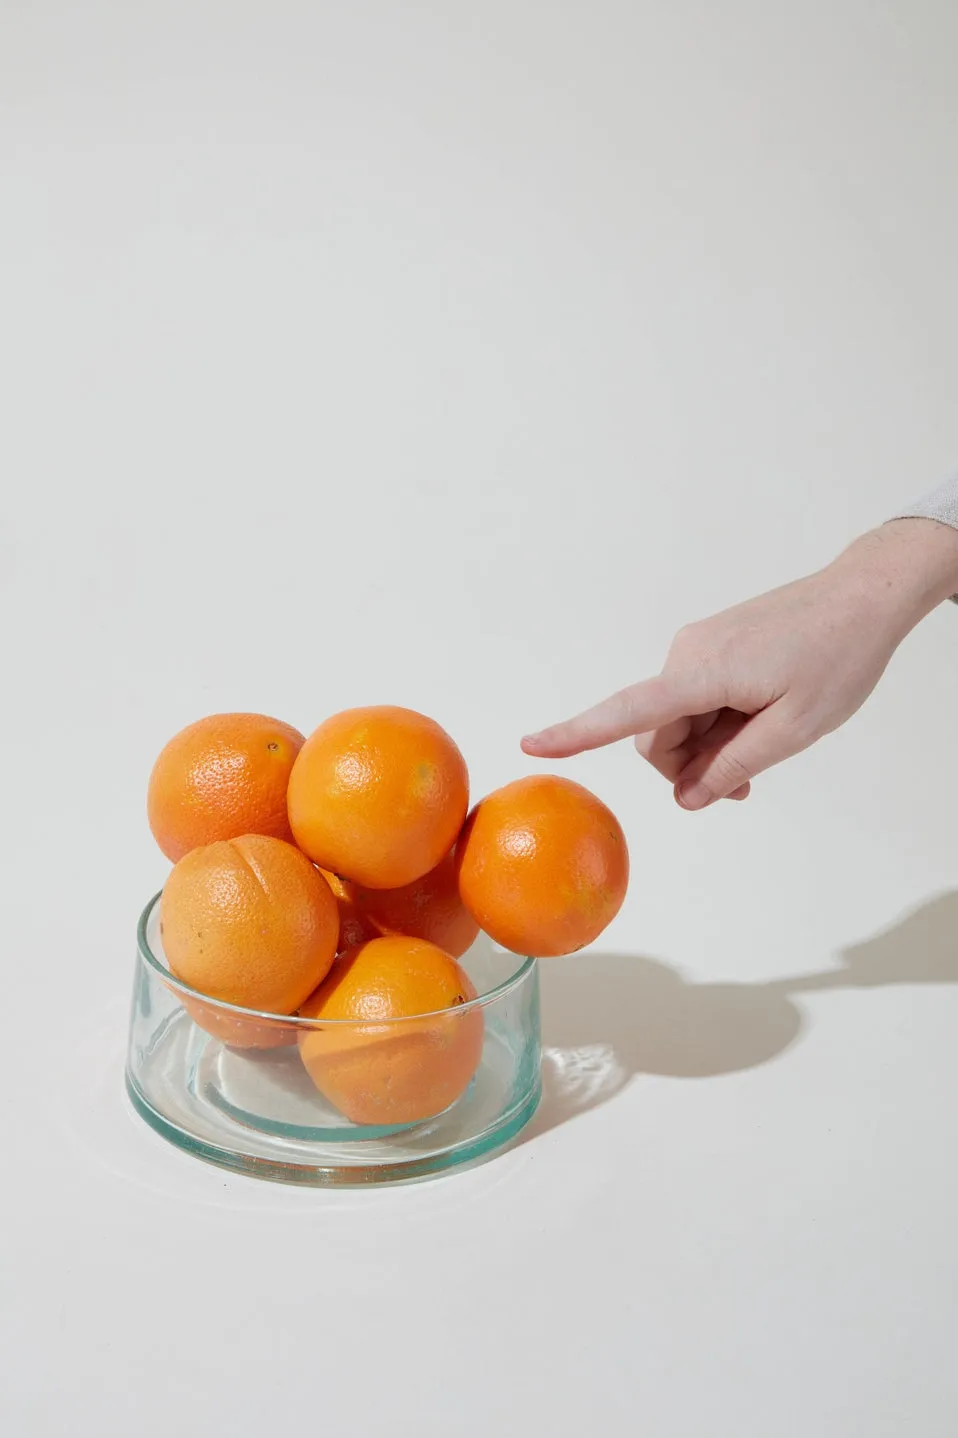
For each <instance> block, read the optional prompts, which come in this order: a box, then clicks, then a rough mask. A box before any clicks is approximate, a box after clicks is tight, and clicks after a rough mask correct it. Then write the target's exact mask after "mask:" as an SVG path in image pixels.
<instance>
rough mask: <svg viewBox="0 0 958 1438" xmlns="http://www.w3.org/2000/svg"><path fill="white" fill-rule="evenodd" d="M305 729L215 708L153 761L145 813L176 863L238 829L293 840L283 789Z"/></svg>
mask: <svg viewBox="0 0 958 1438" xmlns="http://www.w3.org/2000/svg"><path fill="white" fill-rule="evenodd" d="M303 743H304V740H303V736H302V734H300V732H299V730H298V729H292V728H290V726H289V725H288V724H283V723H282V722H281V721H280V720H279V719H268V718H267V717H266V715H265V714H211V715H210V716H209V718H207V719H199V720H197V722H196V723H195V724H190V725H188V726H187V728H185V729H181V730H180V732H179V734H176V735H174V737H173V738H172V739H171V740H170V742H169V743H168V744H167V746H166V748H165V749H164V750H163V751H162V753H161V754H160V757H159V758H158V759H157V761H156V763H155V764H154V766H153V773H152V774H151V775H150V786H149V791H148V794H147V813H148V816H149V820H150V828H151V829H152V830H153V837H154V838H155V839H156V842H157V843H158V844H159V846H160V848H161V849H162V850H163V853H164V854H165V855H166V857H167V858H168V859H171V860H172V861H173V862H174V863H176V861H177V859H182V857H183V855H184V854H188V853H189V851H190V849H196V848H199V846H200V845H201V844H213V843H215V842H216V840H217V839H236V838H239V836H240V835H241V834H270V835H272V837H273V838H274V839H286V840H291V839H292V837H293V836H292V833H291V832H290V827H289V818H288V815H287V813H286V789H287V786H288V784H289V773H290V770H291V769H292V767H293V761H294V759H295V758H296V755H297V754H298V753H299V751H300V749H301V748H302V747H303Z"/></svg>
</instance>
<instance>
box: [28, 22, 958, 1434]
mask: <svg viewBox="0 0 958 1438" xmlns="http://www.w3.org/2000/svg"><path fill="white" fill-rule="evenodd" d="M956 62H958V8H956V7H955V5H954V4H953V3H952V0H807V3H804V4H801V5H788V4H786V3H784V0H781V3H774V0H729V3H725V4H722V5H714V4H709V3H706V0H679V3H667V0H658V3H654V0H578V3H566V0H482V3H480V4H473V5H466V4H464V3H455V0H447V3H442V0H418V3H416V0H407V3H399V0H394V3H386V0H350V3H348V4H334V3H328V0H314V3H306V0H299V3H297V0H258V3H251V0H205V3H204V0H190V3H187V0H162V3H161V0H138V3H137V4H131V3H126V0H113V3H107V0H85V3H82V4H77V3H71V0H61V3H51V0H4V3H3V6H2V10H0V409H2V415H0V476H2V478H0V483H2V487H3V496H4V497H3V506H2V541H0V583H2V622H3V649H2V656H3V681H4V682H3V695H4V703H3V709H2V718H0V744H2V752H3V756H4V759H3V765H2V786H0V813H2V816H3V826H2V832H3V839H2V843H3V860H2V875H3V877H2V884H3V916H4V925H3V975H4V987H3V995H2V1010H0V1011H2V1013H3V1016H4V1017H3V1024H2V1032H3V1044H2V1046H0V1065H2V1069H3V1090H2V1093H3V1133H4V1144H3V1149H4V1160H3V1182H2V1188H0V1207H2V1210H3V1213H4V1219H5V1222H4V1226H3V1229H2V1233H0V1245H2V1287H0V1304H2V1312H0V1320H2V1327H3V1331H2V1334H0V1338H2V1342H0V1368H2V1370H3V1373H2V1377H3V1382H2V1384H0V1389H2V1397H0V1415H2V1420H3V1421H2V1425H0V1426H2V1427H3V1429H4V1432H5V1433H8V1434H9V1435H10V1438H34V1435H38V1436H39V1438H47V1435H50V1438H59V1435H64V1438H66V1435H73V1434H75V1433H78V1432H80V1431H81V1429H82V1431H83V1432H89V1433H91V1434H92V1433H95V1434H97V1435H98V1436H99V1438H112V1435H117V1438H128V1435H131V1434H137V1435H142V1438H154V1435H160V1434H168V1433H174V1432H175V1433H182V1434H186V1435H193V1434H220V1433H223V1434H225V1433H230V1434H237V1435H247V1434H254V1433H260V1432H271V1433H272V1432H282V1431H290V1432H306V1431H310V1432H314V1431H315V1432H335V1433H338V1434H348V1435H352V1434H356V1435H359V1438H367V1435H371V1438H377V1435H380V1434H390V1435H395V1434H399V1435H435V1438H448V1435H455V1438H459V1435H463V1438H472V1435H479V1434H486V1433H490V1434H492V1433H498V1434H507V1435H512V1434H519V1433H530V1434H535V1435H539V1434H549V1435H551V1438H566V1435H568V1438H573V1435H579V1434H582V1433H588V1434H592V1433H595V1434H602V1435H607V1438H619V1435H623V1438H624V1435H626V1434H628V1435H632V1434H635V1433H639V1432H641V1433H648V1434H650V1435H655V1438H726V1435H728V1438H793V1435H794V1438H810V1435H815V1438H858V1435H862V1438H900V1435H902V1434H905V1433H908V1434H909V1435H915V1438H938V1435H942V1438H944V1435H946V1434H948V1435H951V1434H953V1433H954V1432H955V1427H956V1423H958V1364H956V1362H955V1358H954V1345H955V1332H956V1324H958V1282H956V1280H958V1274H956V1268H958V1263H956V1255H958V1236H956V1235H958V1220H956V1214H958V1164H956V1161H955V1135H956V1095H958V863H956V860H958V834H956V824H955V808H956V794H958V777H956V773H955V761H954V754H955V746H954V735H955V725H956V716H958V614H956V613H955V612H953V611H952V610H951V609H949V608H945V609H942V610H941V611H940V612H938V613H937V614H935V615H934V616H932V618H931V619H930V620H928V621H927V623H926V624H925V625H924V626H923V627H922V629H921V631H920V632H919V633H917V634H916V635H915V636H913V637H912V639H911V640H910V641H909V642H908V644H907V645H906V646H905V648H904V649H903V651H902V652H901V654H900V656H899V658H898V660H897V661H896V663H895V664H894V665H893V667H892V669H891V671H890V672H889V674H888V676H887V678H886V680H885V682H884V684H883V686H882V687H881V689H880V691H879V693H878V694H877V695H876V697H875V698H874V700H873V701H872V702H871V703H870V705H869V706H868V707H867V708H866V710H865V711H864V712H863V714H862V715H860V716H859V718H858V719H857V720H856V721H855V722H854V723H853V724H851V725H849V726H848V727H847V729H845V730H844V731H843V732H842V733H841V734H839V735H837V736H835V737H834V738H832V739H831V740H829V741H827V742H825V743H823V744H822V745H820V746H819V747H818V748H817V749H815V750H814V751H812V752H811V753H810V754H808V755H807V756H805V757H803V758H801V759H799V760H796V761H794V762H792V763H791V764H790V765H787V766H786V767H785V768H783V769H782V770H780V771H778V772H776V773H774V774H771V775H768V776H767V777H765V778H763V779H762V780H761V781H760V782H759V783H757V784H756V785H755V792H754V796H753V798H752V799H751V800H750V801H749V803H747V804H745V805H742V806H737V805H731V804H725V805H721V806H718V807H717V808H716V810H715V811H713V812H709V813H707V814H704V815H697V816H692V815H688V814H684V813H682V812H680V811H679V810H678V809H677V808H675V807H674V805H673V802H672V799H671V796H670V793H669V790H668V787H667V785H665V784H664V783H663V781H662V780H660V779H659V778H658V777H657V776H656V775H654V774H653V773H652V772H651V771H646V770H645V768H644V767H643V766H642V765H640V763H639V762H638V761H637V760H636V759H635V757H634V755H633V754H632V753H631V751H630V750H629V748H628V746H626V745H623V746H620V747H619V748H616V749H615V750H611V751H608V752H605V753H600V754H596V755H594V756H591V757H588V758H584V759H581V760H577V761H573V762H572V763H571V764H570V765H569V766H568V769H567V772H568V773H570V774H571V775H573V776H574V777H576V778H579V779H581V780H582V781H583V782H585V783H587V784H590V785H591V786H592V787H593V788H595V789H596V790H597V791H598V792H599V793H600V794H601V795H602V796H603V797H604V798H605V799H606V800H607V801H608V802H609V803H610V804H612V805H613V807H614V808H615V809H616V810H617V812H618V813H619V814H620V816H621V818H622V820H623V823H624V824H625V827H626V830H627V832H628V835H629V839H630V843H631V847H632V852H633V858H634V878H633V883H632V888H631V892H630V894H629V898H628V901H627V903H626V906H625V908H624V910H623V912H622V914H621V916H620V918H619V919H618V920H617V922H616V923H615V925H614V926H613V927H612V928H611V929H610V930H609V931H608V932H607V933H606V934H605V935H604V936H603V938H602V940H601V941H600V943H599V944H598V945H597V950H598V951H597V952H595V953H590V954H586V955H583V956H580V957H578V958H576V959H575V960H570V961H555V962H554V963H552V964H550V965H549V966H548V968H547V969H545V968H544V971H543V982H544V986H545V1004H546V1012H545V1041H546V1043H547V1045H548V1046H549V1053H548V1055H547V1062H546V1083H547V1097H546V1102H545V1105H544V1108H543V1110H542V1112H541V1114H540V1116H539V1118H538V1119H537V1120H536V1121H535V1123H534V1124H533V1126H532V1129H531V1132H530V1133H529V1135H528V1137H527V1139H526V1141H524V1142H522V1143H520V1144H519V1145H518V1146H517V1147H515V1148H514V1149H513V1150H512V1151H511V1152H510V1153H508V1154H506V1155H505V1156H503V1157H501V1158H498V1159H496V1160H495V1161H493V1162H491V1163H489V1164H488V1165H486V1166H484V1167H482V1168H479V1169H477V1170H475V1171H473V1172H470V1173H466V1174H463V1175H460V1176H456V1177H450V1178H447V1179H443V1180H439V1181H435V1182H432V1183H429V1184H426V1185H422V1186H419V1187H415V1188H408V1189H402V1190H397V1191H383V1192H373V1193H359V1194H336V1195H328V1194H324V1193H314V1192H299V1191H288V1190H286V1189H283V1188H280V1187H273V1186H268V1185H263V1184H256V1183H255V1182H252V1181H245V1180H241V1179H238V1178H233V1177H230V1176H229V1175H226V1174H223V1173H221V1172H219V1171H218V1170H216V1169H213V1168H207V1167H205V1166H203V1165H201V1164H199V1163H197V1162H195V1161H191V1160H190V1159H189V1158H187V1157H185V1156H183V1155H182V1154H180V1153H179V1152H177V1151H175V1150H174V1149H172V1148H169V1147H167V1146H165V1145H164V1144H163V1143H162V1141H161V1140H160V1139H158V1138H156V1137H155V1136H154V1135H153V1134H152V1133H151V1132H149V1131H148V1130H147V1129H146V1128H145V1127H144V1126H143V1125H141V1124H140V1123H139V1122H138V1121H137V1120H136V1119H135V1118H134V1117H133V1116H132V1114H131V1113H130V1112H129V1111H128V1109H127V1107H126V1104H125V1101H124V1098H123V1096H122V1090H121V1069H122V1055H123V1048H124V1037H125V1035H124V1030H125V1024H126V1013H127V1002H128V991H129V985H130V978H131V973H132V954H133V932H134V926H135V920H136V916H137V913H138V911H139V909H140V907H141V905H142V903H143V902H144V900H145V899H146V897H147V896H148V895H149V894H150V893H151V892H152V891H153V890H154V889H155V888H156V887H158V885H159V884H160V883H161V882H162V880H163V877H164V872H165V867H164V863H163V861H162V859H161V856H160V855H159V853H158V852H157V851H156V849H155V847H154V846H153V843H152V840H151V838H150V836H149V833H148V831H147V827H146V822H145V816H144V792H145V785H146V779H147V775H148V772H149V768H150V765H151V763H152V761H153V758H154V756H155V754H156V752H157V751H158V749H159V748H160V746H161V745H162V744H163V743H164V742H165V740H166V739H167V738H168V737H169V736H170V735H171V734H172V733H173V732H174V731H175V730H176V729H178V728H179V727H180V726H181V725H182V724H184V723H186V722H188V721H190V720H192V719H194V718H196V717H198V716H199V715H201V714H204V713H208V712H211V711H215V710H222V709H243V708H250V709H259V710H265V711H266V712H269V713H275V714H277V715H279V716H280V717H282V718H285V719H288V720H289V721H290V722H292V723H295V724H297V725H298V726H299V727H300V728H303V729H306V730H309V729H310V728H311V727H312V726H313V725H314V724H316V723H317V722H319V720H320V719H321V718H323V717H324V716H325V715H326V714H328V713H330V712H332V711H334V710H336V709H339V708H342V707H345V706H347V705H349V704H354V703H362V702H366V701H374V702H393V703H401V704H409V705H412V706H414V707H416V708H420V709H423V710H425V711H427V712H428V713H430V714H433V715H435V716H436V717H437V718H438V719H440V720H441V722H443V723H444V724H446V726H447V727H448V728H449V729H450V730H451V731H452V732H453V734H454V735H455V736H456V738H457V739H458V740H459V742H460V744H461V746H462V747H463V749H464V750H465V752H466V754H467V756H468V757H469V759H470V762H471V766H472V775H473V783H474V791H475V792H476V793H477V794H478V793H481V792H483V791H484V790H486V789H488V788H490V787H492V786H494V785H495V784H498V783H501V782H504V781H505V780H507V779H509V778H512V777H514V776H516V775H518V774H520V773H523V772H526V771H528V770H530V769H532V768H533V767H534V766H533V765H532V763H531V761H528V760H526V759H524V758H523V756H522V755H521V754H520V753H519V750H518V739H519V736H520V735H521V733H522V732H524V731H525V730H526V729H528V728H531V727H535V726H538V725H540V724H542V723H545V722H547V721H549V720H552V719H556V718H559V717H562V716H564V714H565V713H566V712H570V711H572V710H575V709H577V708H580V707H582V706H583V705H584V704H586V703H588V702H590V701H591V700H593V699H596V698H599V697H601V696H602V695H603V694H604V693H606V692H607V691H609V690H610V689H612V688H614V687H617V686H618V685H620V684H622V683H625V682H627V681H629V680H631V679H634V678H638V677H639V676H641V675H643V674H645V673H647V672H649V671H653V670H655V669H656V668H657V667H658V665H659V663H660V662H661V660H662V658H663V656H664V652H665V649H666V647H667V644H668V641H669V639H670V637H671V634H672V632H673V631H674V629H675V628H676V627H677V626H678V625H679V624H680V623H682V622H684V621H686V620H689V619H694V618H697V617H700V616H703V615H704V614H706V613H709V612H711V611H712V610H714V609H716V608H718V607H720V606H723V605H725V604H727V603H730V602H732V601H734V600H737V599H740V598H743V597H745V596H747V595H748V594H751V593H754V592H756V591H758V590H760V589H762V588H765V587H768V586H770V585H773V584H775V583H777V582H780V581H784V580H785V579H788V578H791V577H794V576H795V575H796V574H798V573H800V572H802V571H805V570H807V569H809V568H811V567H814V566H815V565H817V564H819V563H821V562H824V561H826V560H827V559H828V558H829V557H830V556H831V555H832V554H833V553H834V552H835V551H836V550H837V549H838V548H839V547H840V546H841V545H843V544H844V543H845V542H846V540H848V539H850V538H851V537H852V536H853V535H854V534H855V533H856V532H857V531H859V530H861V529H863V528H865V527H867V526H869V525H871V524H873V523H876V522H878V521H880V520H881V519H883V518H884V517H885V516H886V515H887V514H888V513H890V512H891V511H893V510H894V508H895V506H896V505H898V504H900V503H903V502H905V501H907V500H909V499H911V498H912V497H914V496H916V495H917V494H919V493H920V492H921V491H922V490H924V489H926V488H928V487H930V486H931V485H932V484H933V483H935V482H937V480H938V479H939V478H940V476H941V475H942V474H943V473H944V472H946V471H947V470H948V468H949V467H951V466H952V465H953V464H954V463H955V462H956V452H958V425H956V413H958V402H956V401H958V346H956V343H955V336H956V333H958V280H956V261H955V256H956V254H958V201H956V179H955V176H956V173H958V82H956V73H958V63H956ZM815 976H818V977H817V978H816V977H815ZM786 980H787V981H788V982H782V981H786Z"/></svg>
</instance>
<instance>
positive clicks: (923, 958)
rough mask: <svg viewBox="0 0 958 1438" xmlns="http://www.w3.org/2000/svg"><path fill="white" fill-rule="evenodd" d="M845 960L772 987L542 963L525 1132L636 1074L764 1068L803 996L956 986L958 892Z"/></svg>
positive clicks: (619, 966)
mask: <svg viewBox="0 0 958 1438" xmlns="http://www.w3.org/2000/svg"><path fill="white" fill-rule="evenodd" d="M841 957H842V961H843V966H842V967H841V968H836V969H829V970H825V971H822V972H817V973H809V974H802V975H797V976H796V977H795V978H793V979H787V980H772V981H771V982H769V983H767V984H697V983H694V982H687V981H686V980H685V979H684V978H683V977H682V975H681V974H680V973H679V972H678V971H677V970H675V969H673V968H670V967H669V965H667V964H664V963H662V962H660V961H658V960H655V959H649V958H641V957H638V956H635V955H629V954H610V953H593V952H585V953H581V954H572V955H570V956H569V957H567V958H563V959H549V960H545V961H543V963H541V964H540V980H541V986H542V1029H543V1100H542V1105H541V1107H540V1110H539V1113H538V1115H537V1117H536V1118H535V1119H534V1120H533V1123H532V1125H531V1126H530V1129H529V1136H530V1137H531V1136H533V1135H534V1134H535V1133H542V1132H544V1131H545V1130H547V1129H549V1128H553V1127H555V1125H556V1124H560V1123H564V1122H565V1121H566V1120H567V1119H570V1118H573V1117H574V1116H575V1115H576V1114H577V1113H582V1112H584V1111H586V1110H587V1109H590V1108H595V1107H596V1106H597V1105H598V1104H601V1103H604V1102H606V1101H607V1100H608V1099H610V1098H612V1097H613V1096H614V1095H615V1094H616V1093H618V1092H619V1091H620V1090H621V1089H623V1088H624V1087H625V1086H626V1085H627V1084H628V1083H629V1082H630V1080H631V1079H632V1078H633V1077H634V1076H635V1075H636V1074H640V1073H647V1074H660V1075H665V1076H668V1077H672V1078H711V1077H714V1076H716V1075H719V1074H728V1073H735V1072H737V1071H740V1070H742V1069H748V1068H754V1067H755V1066H757V1065H758V1064H763V1063H767V1062H768V1061H769V1060H770V1059H773V1058H775V1057H777V1055H779V1054H781V1053H783V1052H784V1051H785V1050H786V1049H787V1048H788V1047H789V1045H790V1044H792V1043H793V1042H794V1041H795V1040H796V1039H797V1038H798V1037H799V1034H800V1033H801V1031H802V1028H803V1025H804V1019H803V1015H802V1012H801V1010H800V1009H799V1008H798V1007H797V1005H796V1004H795V1003H794V1001H793V997H792V996H793V995H795V994H801V993H812V992H817V991H825V990H829V989H835V988H870V987H874V986H876V985H888V984H906V983H956V982H958V892H956V893H948V894H943V895H941V896H939V897H938V898H935V899H932V900H930V901H929V902H927V903H926V904H923V905H922V906H921V907H920V908H919V909H917V910H915V911H914V912H913V913H912V914H909V915H908V916H907V917H906V918H905V919H904V920H902V921H901V922H900V923H897V924H896V925H894V926H893V927H892V928H890V929H888V930H886V931H885V932H883V933H881V934H879V935H877V936H876V937H875V938H873V939H869V940H867V941H866V942H864V943H861V944H856V945H854V946H853V947H852V948H849V949H847V950H845V951H844V952H843V953H842V956H841Z"/></svg>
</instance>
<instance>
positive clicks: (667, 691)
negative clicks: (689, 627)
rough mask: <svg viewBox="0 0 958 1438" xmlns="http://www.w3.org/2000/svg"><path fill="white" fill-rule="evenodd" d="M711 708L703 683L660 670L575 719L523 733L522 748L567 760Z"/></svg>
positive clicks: (710, 696)
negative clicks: (652, 676)
mask: <svg viewBox="0 0 958 1438" xmlns="http://www.w3.org/2000/svg"><path fill="white" fill-rule="evenodd" d="M718 702H719V704H720V703H721V702H723V701H722V700H719V701H718ZM716 707H718V705H717V703H716V696H715V695H714V694H711V693H707V692H705V691H704V686H703V685H702V684H694V683H693V682H691V681H690V680H689V679H680V678H678V677H676V676H674V675H667V674H660V675H658V676H657V677H656V678H655V679H646V680H644V681H643V682H642V683H641V684H633V685H631V686H630V688H628V689H620V690H619V692H618V694H613V695H612V696H611V698H609V699H603V701H602V703H601V704H596V705H595V706H594V707H593V708H592V709H586V711H585V713H584V714H579V715H577V717H576V718H575V719H567V720H566V721H565V723H563V724H554V725H553V726H552V728H551V729H543V731H542V732H541V734H529V735H527V736H526V738H525V739H523V741H522V747H523V749H524V750H525V752H526V753H527V754H532V755H534V756H535V757H537V758H543V759H567V758H569V756H570V755H571V754H581V753H582V752H583V750H585V749H601V748H602V746H603V744H614V743H615V741H616V740H617V739H626V738H628V737H629V736H630V735H632V734H648V733H649V732H650V731H651V730H653V729H661V728H663V727H664V726H665V725H666V724H671V723H673V721H674V720H676V719H685V718H686V717H688V716H689V715H691V714H707V713H708V712H709V710H711V709H714V708H716Z"/></svg>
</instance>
